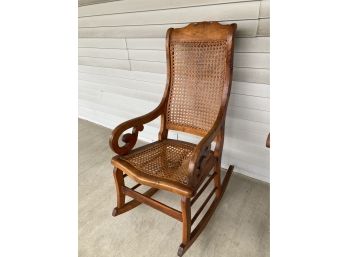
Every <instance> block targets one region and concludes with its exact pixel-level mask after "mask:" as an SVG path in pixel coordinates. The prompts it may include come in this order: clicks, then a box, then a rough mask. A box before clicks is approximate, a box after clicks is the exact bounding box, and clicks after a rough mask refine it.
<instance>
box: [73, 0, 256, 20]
mask: <svg viewBox="0 0 348 257" xmlns="http://www.w3.org/2000/svg"><path fill="white" fill-rule="evenodd" d="M80 1H81V0H80ZM84 1H86V0H84ZM88 1H95V0H88ZM246 1H250V0H200V1H199V2H197V0H161V1H158V0H146V1H144V0H132V1H119V2H110V3H105V4H99V5H96V6H85V7H81V8H79V17H84V16H94V15H105V14H117V13H130V12H144V11H154V10H168V9H175V8H183V7H184V8H187V7H194V6H197V5H200V6H204V5H211V4H228V3H233V2H246Z"/></svg>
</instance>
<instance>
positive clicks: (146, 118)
mask: <svg viewBox="0 0 348 257" xmlns="http://www.w3.org/2000/svg"><path fill="white" fill-rule="evenodd" d="M162 109H163V108H162V103H161V104H160V105H159V106H158V107H157V108H156V109H154V110H153V111H151V112H149V113H147V114H145V115H143V116H140V117H137V118H134V119H131V120H128V121H126V122H123V123H121V124H120V125H118V126H117V127H116V128H115V129H114V130H113V131H112V133H111V135H110V138H109V145H110V147H111V149H112V150H113V151H114V152H115V153H117V154H119V155H126V154H128V153H129V152H130V151H131V150H132V149H133V147H134V146H135V144H136V142H137V139H138V132H139V131H142V130H143V129H144V124H146V123H149V122H150V121H153V120H154V119H156V118H157V117H159V116H160V115H161V114H162ZM130 128H133V130H132V133H127V134H124V135H123V136H122V142H124V143H125V144H124V145H123V146H119V144H118V141H119V138H120V136H121V135H122V133H123V132H124V131H126V130H127V129H130Z"/></svg>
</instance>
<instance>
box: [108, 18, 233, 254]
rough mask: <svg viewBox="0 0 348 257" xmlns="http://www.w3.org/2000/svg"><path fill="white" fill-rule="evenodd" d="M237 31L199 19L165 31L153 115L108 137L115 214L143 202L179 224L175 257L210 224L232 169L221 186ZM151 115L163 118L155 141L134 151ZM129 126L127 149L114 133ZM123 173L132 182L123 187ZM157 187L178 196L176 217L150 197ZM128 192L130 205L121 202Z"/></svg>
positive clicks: (151, 113) (130, 121) (138, 119)
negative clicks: (163, 76) (172, 135)
mask: <svg viewBox="0 0 348 257" xmlns="http://www.w3.org/2000/svg"><path fill="white" fill-rule="evenodd" d="M236 28H237V25H236V24H231V25H221V24H219V23H217V22H199V23H191V24H189V25H188V26H186V27H184V28H179V29H173V28H170V29H168V31H167V35H166V53H167V86H166V89H165V92H164V95H163V98H162V101H161V103H160V104H159V105H158V107H157V108H156V109H155V110H153V111H152V112H150V113H148V114H145V115H143V116H141V117H138V118H135V119H132V120H129V121H127V122H124V123H122V124H121V125H119V126H117V127H116V128H115V129H114V131H113V132H112V135H111V136H110V147H111V148H112V149H113V151H114V152H115V153H117V154H118V155H117V156H115V157H114V158H113V159H112V164H113V166H114V172H113V174H114V179H115V183H116V191H117V207H116V208H114V210H113V212H112V215H113V216H117V215H119V214H122V213H125V212H127V211H129V210H131V209H133V208H134V207H136V206H138V205H139V204H141V203H144V204H147V205H149V206H151V207H153V208H155V209H157V210H159V211H161V212H163V213H165V214H167V215H169V216H171V217H173V218H175V219H177V220H179V221H181V222H182V224H183V234H182V243H181V245H180V246H179V250H178V255H179V256H182V255H183V254H184V253H185V251H186V250H187V249H188V248H189V247H190V246H191V245H192V243H193V242H194V241H195V240H196V239H197V237H198V236H199V234H200V233H201V232H202V230H203V229H204V227H205V226H206V224H207V223H208V221H209V219H210V218H211V216H212V214H213V212H214V211H215V209H216V207H217V205H218V203H219V201H220V199H221V198H222V195H223V193H224V191H225V189H226V186H227V184H228V181H229V178H230V176H231V174H232V172H233V166H230V167H229V169H228V170H227V173H226V175H225V177H224V179H223V182H222V183H221V155H222V148H223V143H224V126H225V118H226V109H227V104H228V99H229V95H230V90H231V81H232V63H233V49H234V34H235V31H236ZM157 117H161V128H160V132H159V134H158V141H156V142H154V143H151V144H147V145H145V146H142V147H139V148H136V149H133V150H132V148H133V147H134V145H135V144H136V141H137V138H138V132H139V131H142V130H143V128H144V127H143V125H144V124H146V123H148V122H150V121H152V120H154V119H156V118H157ZM130 128H132V133H126V134H124V135H123V136H122V141H123V142H124V143H125V144H124V145H123V146H120V145H119V139H120V136H121V135H122V134H123V133H124V132H125V131H126V130H128V129H130ZM168 130H176V131H183V132H187V133H191V134H194V135H198V136H201V137H202V139H201V141H200V142H199V143H198V144H197V145H195V144H192V143H188V142H184V141H180V140H172V139H168V138H167V135H168ZM213 142H215V143H214V144H215V146H214V145H212V143H213ZM213 146H214V148H213V149H212V147H213ZM210 171H212V173H210ZM126 176H129V177H130V178H131V179H133V180H135V181H136V182H137V183H138V184H136V185H135V186H133V187H132V188H129V187H127V186H126V185H125V183H124V178H125V177H126ZM213 179H214V189H213V190H212V191H211V192H210V194H209V195H208V197H207V199H206V200H205V201H204V202H203V204H202V206H201V207H200V208H199V209H198V211H197V213H196V214H195V215H194V216H193V218H192V219H191V206H192V205H193V204H194V203H195V202H196V200H197V198H198V197H199V196H200V195H201V194H202V192H203V191H204V190H205V189H206V188H207V186H208V184H209V183H210V182H211V181H212V180H213ZM203 182H205V183H204V184H203ZM141 185H146V186H149V187H151V188H150V189H149V190H148V191H146V192H145V193H143V194H142V193H139V192H137V191H135V189H136V188H138V187H139V186H141ZM159 189H160V190H167V191H170V192H172V193H175V194H177V195H179V196H180V197H181V212H180V211H178V210H176V209H174V208H171V207H169V206H167V205H165V204H163V203H160V202H159V201H156V200H154V199H152V198H151V196H152V195H153V194H154V193H156V191H157V190H159ZM214 193H215V198H214V200H213V202H212V204H211V206H210V207H209V209H208V211H207V212H206V214H205V215H204V216H203V218H202V219H201V221H200V222H199V223H198V225H197V226H196V227H195V229H194V230H193V231H192V232H191V226H192V224H193V223H194V222H195V221H196V220H197V217H198V215H199V214H200V213H201V212H202V210H203V209H204V207H205V206H206V204H207V203H208V202H209V200H210V199H211V197H212V196H213V195H214ZM126 195H127V196H129V197H131V198H134V200H131V201H129V202H127V203H125V196H126Z"/></svg>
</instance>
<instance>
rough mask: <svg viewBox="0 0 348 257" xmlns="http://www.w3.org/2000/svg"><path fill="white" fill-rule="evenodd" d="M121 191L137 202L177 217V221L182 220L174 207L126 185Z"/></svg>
mask: <svg viewBox="0 0 348 257" xmlns="http://www.w3.org/2000/svg"><path fill="white" fill-rule="evenodd" d="M122 191H123V193H125V194H126V195H128V196H130V197H132V198H134V199H135V200H137V201H138V202H141V203H144V204H146V205H149V206H151V207H152V208H154V209H156V210H159V211H161V212H163V213H165V214H167V215H169V216H171V217H173V218H174V219H177V220H178V221H182V217H181V212H179V211H178V210H175V209H174V208H172V207H169V206H167V205H165V204H163V203H160V202H159V201H156V200H154V199H152V198H150V197H147V196H145V195H143V194H141V193H138V192H136V191H134V190H132V189H130V188H128V187H125V186H123V187H122Z"/></svg>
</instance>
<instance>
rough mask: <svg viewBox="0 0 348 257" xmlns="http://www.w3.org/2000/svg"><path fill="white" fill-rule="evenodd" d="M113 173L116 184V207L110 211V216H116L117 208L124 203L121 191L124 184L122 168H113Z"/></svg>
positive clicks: (123, 195)
mask: <svg viewBox="0 0 348 257" xmlns="http://www.w3.org/2000/svg"><path fill="white" fill-rule="evenodd" d="M113 175H114V179H115V185H116V197H117V207H116V208H114V210H113V211H112V216H116V215H117V214H118V210H120V209H121V208H122V207H123V206H124V205H125V200H126V195H125V194H124V193H123V191H122V186H124V178H123V172H122V170H120V169H117V168H114V171H113Z"/></svg>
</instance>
